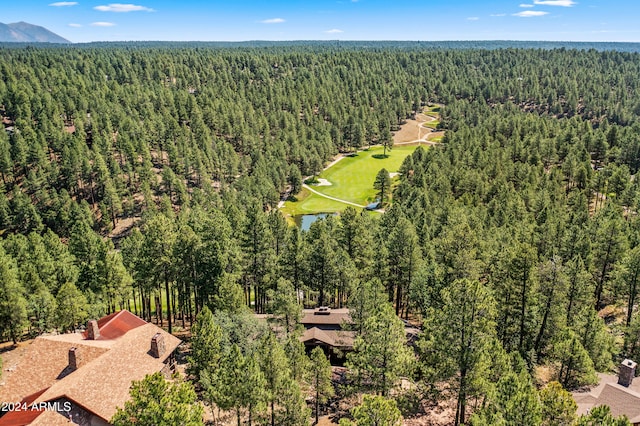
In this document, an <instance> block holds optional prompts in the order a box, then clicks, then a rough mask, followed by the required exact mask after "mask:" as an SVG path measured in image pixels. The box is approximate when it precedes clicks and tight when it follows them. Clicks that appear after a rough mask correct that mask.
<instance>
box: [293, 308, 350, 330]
mask: <svg viewBox="0 0 640 426" xmlns="http://www.w3.org/2000/svg"><path fill="white" fill-rule="evenodd" d="M317 312H318V311H317V310H315V309H303V310H302V314H303V317H302V320H301V321H300V322H301V323H302V324H304V325H305V326H308V325H313V324H318V325H330V324H331V325H340V324H342V323H350V322H351V315H349V309H346V308H345V309H331V310H330V311H328V312H329V314H328V315H326V314H325V315H317Z"/></svg>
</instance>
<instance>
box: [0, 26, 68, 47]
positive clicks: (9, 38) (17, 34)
mask: <svg viewBox="0 0 640 426" xmlns="http://www.w3.org/2000/svg"><path fill="white" fill-rule="evenodd" d="M0 42H22V43H71V42H70V41H69V40H67V39H65V38H62V37H60V36H59V35H58V34H55V33H52V32H51V31H49V30H48V29H46V28H44V27H39V26H38V25H32V24H28V23H26V22H14V23H13V24H3V23H2V22H0Z"/></svg>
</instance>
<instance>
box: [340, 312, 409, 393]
mask: <svg viewBox="0 0 640 426" xmlns="http://www.w3.org/2000/svg"><path fill="white" fill-rule="evenodd" d="M347 367H348V368H349V370H350V371H351V373H352V374H353V375H354V376H355V377H356V380H357V383H358V384H359V385H360V386H362V387H371V388H372V389H373V390H374V391H375V392H377V393H379V394H381V395H385V396H386V395H388V394H389V391H390V390H391V388H393V387H394V386H395V385H396V382H397V380H398V378H399V377H401V376H403V375H407V374H409V373H410V372H411V369H412V367H413V365H412V353H411V350H410V349H409V348H408V347H407V339H406V336H405V331H404V324H403V323H402V321H401V320H400V318H398V317H397V316H396V315H395V313H394V311H393V306H392V305H391V304H390V303H383V304H382V305H380V306H379V307H378V310H377V311H376V312H374V313H372V315H371V316H369V317H368V318H365V319H364V324H363V326H362V332H361V333H360V334H358V335H357V337H356V339H355V341H354V343H353V352H351V353H349V354H348V355H347Z"/></svg>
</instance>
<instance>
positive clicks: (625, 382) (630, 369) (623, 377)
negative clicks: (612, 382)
mask: <svg viewBox="0 0 640 426" xmlns="http://www.w3.org/2000/svg"><path fill="white" fill-rule="evenodd" d="M636 365H638V364H636V363H635V362H633V361H631V360H630V359H625V360H624V361H622V364H620V370H619V372H618V384H619V385H622V386H626V387H629V386H631V383H632V382H633V378H634V377H636Z"/></svg>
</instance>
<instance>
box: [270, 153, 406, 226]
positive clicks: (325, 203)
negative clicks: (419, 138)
mask: <svg viewBox="0 0 640 426" xmlns="http://www.w3.org/2000/svg"><path fill="white" fill-rule="evenodd" d="M416 148H417V146H415V145H414V146H406V145H404V146H397V147H395V148H394V149H393V150H392V151H391V152H390V153H389V157H387V158H384V159H379V158H374V157H373V156H374V155H381V154H382V152H383V149H382V147H373V148H371V149H369V150H367V151H361V152H359V153H358V154H357V156H354V157H347V158H344V159H342V160H340V161H339V162H338V163H336V164H335V165H334V166H333V167H331V168H329V169H327V170H325V171H324V172H322V173H321V174H320V177H321V178H325V179H327V180H328V181H329V182H331V183H332V185H331V186H314V187H313V189H315V190H316V191H318V192H321V193H323V194H327V195H330V196H332V197H336V198H340V199H342V200H347V201H351V202H353V203H357V204H361V205H366V204H368V203H370V202H372V201H373V200H374V199H375V195H376V191H375V190H374V189H373V182H374V180H375V178H376V174H377V173H378V171H380V169H382V168H386V169H387V170H388V171H389V172H397V171H398V169H399V168H400V165H402V162H403V161H404V159H405V158H406V157H407V156H408V155H409V154H411V153H412V152H413V151H414V150H415V149H416ZM297 198H298V201H297V202H289V201H288V202H287V203H285V206H284V207H283V208H282V211H283V213H285V215H297V214H309V213H319V212H335V211H342V210H344V209H345V208H346V207H347V205H346V204H343V203H340V202H337V201H333V200H329V199H327V198H323V197H321V196H319V195H316V194H311V193H309V191H306V190H303V191H302V192H301V193H300V194H298V195H297Z"/></svg>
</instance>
